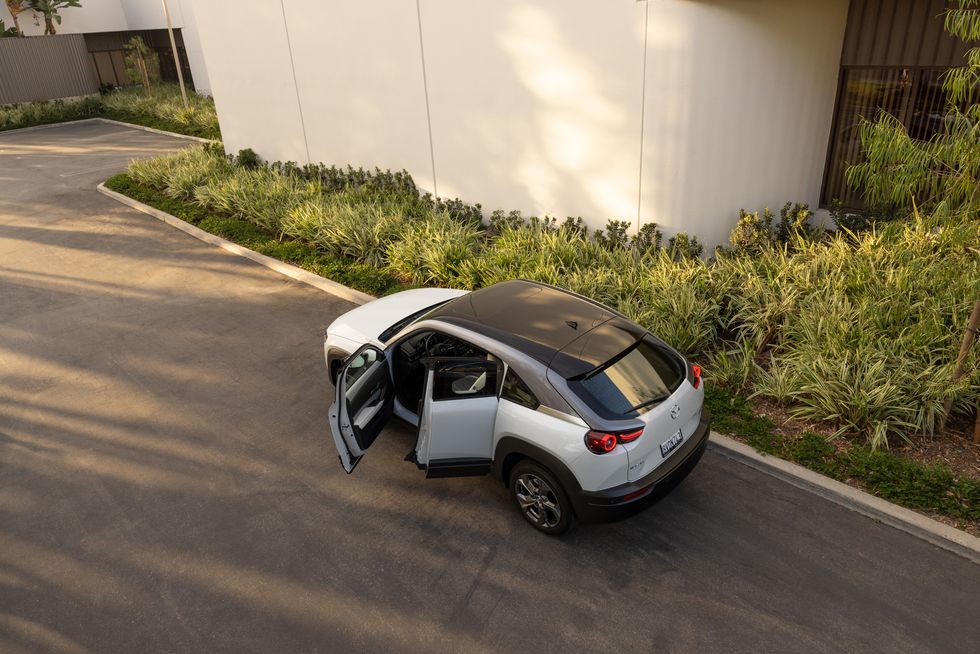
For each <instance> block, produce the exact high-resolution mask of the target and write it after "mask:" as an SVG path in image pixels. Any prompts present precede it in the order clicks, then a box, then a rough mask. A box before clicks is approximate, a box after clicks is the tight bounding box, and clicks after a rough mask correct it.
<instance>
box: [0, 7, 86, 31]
mask: <svg viewBox="0 0 980 654" xmlns="http://www.w3.org/2000/svg"><path fill="white" fill-rule="evenodd" d="M7 4H8V5H9V4H10V3H9V2H8V3H7ZM27 4H28V7H29V8H30V9H32V10H33V11H36V12H37V13H39V14H41V16H43V17H44V33H45V34H57V30H56V29H55V23H57V24H58V25H61V14H60V13H59V12H60V11H61V10H62V9H67V8H68V7H81V6H82V3H81V2H80V1H79V0H27Z"/></svg>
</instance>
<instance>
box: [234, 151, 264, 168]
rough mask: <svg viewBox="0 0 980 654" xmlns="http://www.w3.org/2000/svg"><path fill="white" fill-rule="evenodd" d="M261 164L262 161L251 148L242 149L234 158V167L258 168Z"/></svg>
mask: <svg viewBox="0 0 980 654" xmlns="http://www.w3.org/2000/svg"><path fill="white" fill-rule="evenodd" d="M261 164H262V159H261V158H260V157H259V155H257V154H256V153H255V150H253V149H252V148H244V149H242V150H239V151H238V155H237V156H236V157H235V165H236V166H239V167H241V168H258V167H259V166H260V165H261Z"/></svg>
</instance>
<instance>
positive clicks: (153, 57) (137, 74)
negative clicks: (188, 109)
mask: <svg viewBox="0 0 980 654" xmlns="http://www.w3.org/2000/svg"><path fill="white" fill-rule="evenodd" d="M124 47H125V49H126V57H125V62H126V75H127V76H128V77H129V81H131V82H132V83H133V84H142V85H143V91H144V92H145V93H146V95H147V97H149V96H150V82H151V81H153V82H156V81H159V80H160V57H159V56H158V55H157V53H156V52H154V51H153V50H151V49H150V48H149V47H148V46H147V45H146V43H144V41H143V39H142V38H140V37H138V36H134V37H133V38H131V39H130V40H129V41H128V42H127V43H126V45H125V46H124Z"/></svg>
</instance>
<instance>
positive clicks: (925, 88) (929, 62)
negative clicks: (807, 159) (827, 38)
mask: <svg viewBox="0 0 980 654" xmlns="http://www.w3.org/2000/svg"><path fill="white" fill-rule="evenodd" d="M949 7H950V2H949V0H851V2H850V6H849V9H848V14H847V26H846V28H845V30H844V45H843V48H842V51H841V62H840V66H841V67H840V77H839V86H838V92H837V107H836V109H835V111H834V122H833V128H832V130H831V135H830V143H829V145H828V149H827V167H826V169H825V171H824V179H823V192H822V193H821V196H820V202H821V205H822V206H829V205H830V203H831V202H832V201H833V200H835V199H840V200H841V201H842V202H843V203H844V206H845V207H847V208H850V209H859V210H860V209H864V208H866V207H864V204H863V201H862V198H861V195H860V193H859V192H857V191H855V190H854V189H852V188H851V187H850V186H848V184H847V181H846V179H845V177H844V170H845V169H846V168H847V166H848V165H849V164H856V163H860V162H861V161H862V155H863V152H862V149H861V133H860V126H861V121H862V119H864V118H867V119H870V120H873V119H874V118H875V117H876V116H877V115H878V112H879V110H881V109H884V110H885V111H887V112H888V113H890V114H891V115H893V116H895V117H896V118H898V120H900V121H901V122H902V124H903V125H905V129H907V130H908V132H909V134H910V135H911V136H912V138H916V139H928V138H930V137H931V136H932V135H934V134H936V133H937V132H938V131H941V130H942V128H943V121H944V120H945V116H946V113H947V110H948V107H949V100H948V98H947V97H946V94H945V93H944V92H943V88H942V74H943V72H944V71H946V70H948V69H949V68H951V67H953V66H961V65H963V63H964V56H965V55H966V52H967V51H968V50H969V49H970V47H971V44H969V43H966V42H964V41H961V40H959V39H957V38H955V37H953V36H951V35H949V34H948V33H946V31H945V30H944V28H943V16H944V15H945V12H946V10H947V9H949Z"/></svg>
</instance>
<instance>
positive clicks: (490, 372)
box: [415, 359, 501, 477]
mask: <svg viewBox="0 0 980 654" xmlns="http://www.w3.org/2000/svg"><path fill="white" fill-rule="evenodd" d="M427 363H428V376H427V380H426V390H425V395H424V399H423V407H422V419H421V423H420V428H419V439H418V443H417V445H416V451H415V456H416V459H417V462H418V463H419V464H421V465H425V466H426V477H448V476H462V475H472V474H485V473H486V472H489V467H490V459H491V448H492V445H493V427H494V421H495V420H496V416H497V404H498V400H497V388H498V384H499V381H500V377H501V374H500V373H501V370H500V364H499V362H497V361H488V360H486V359H433V360H430V361H429V362H427Z"/></svg>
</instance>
